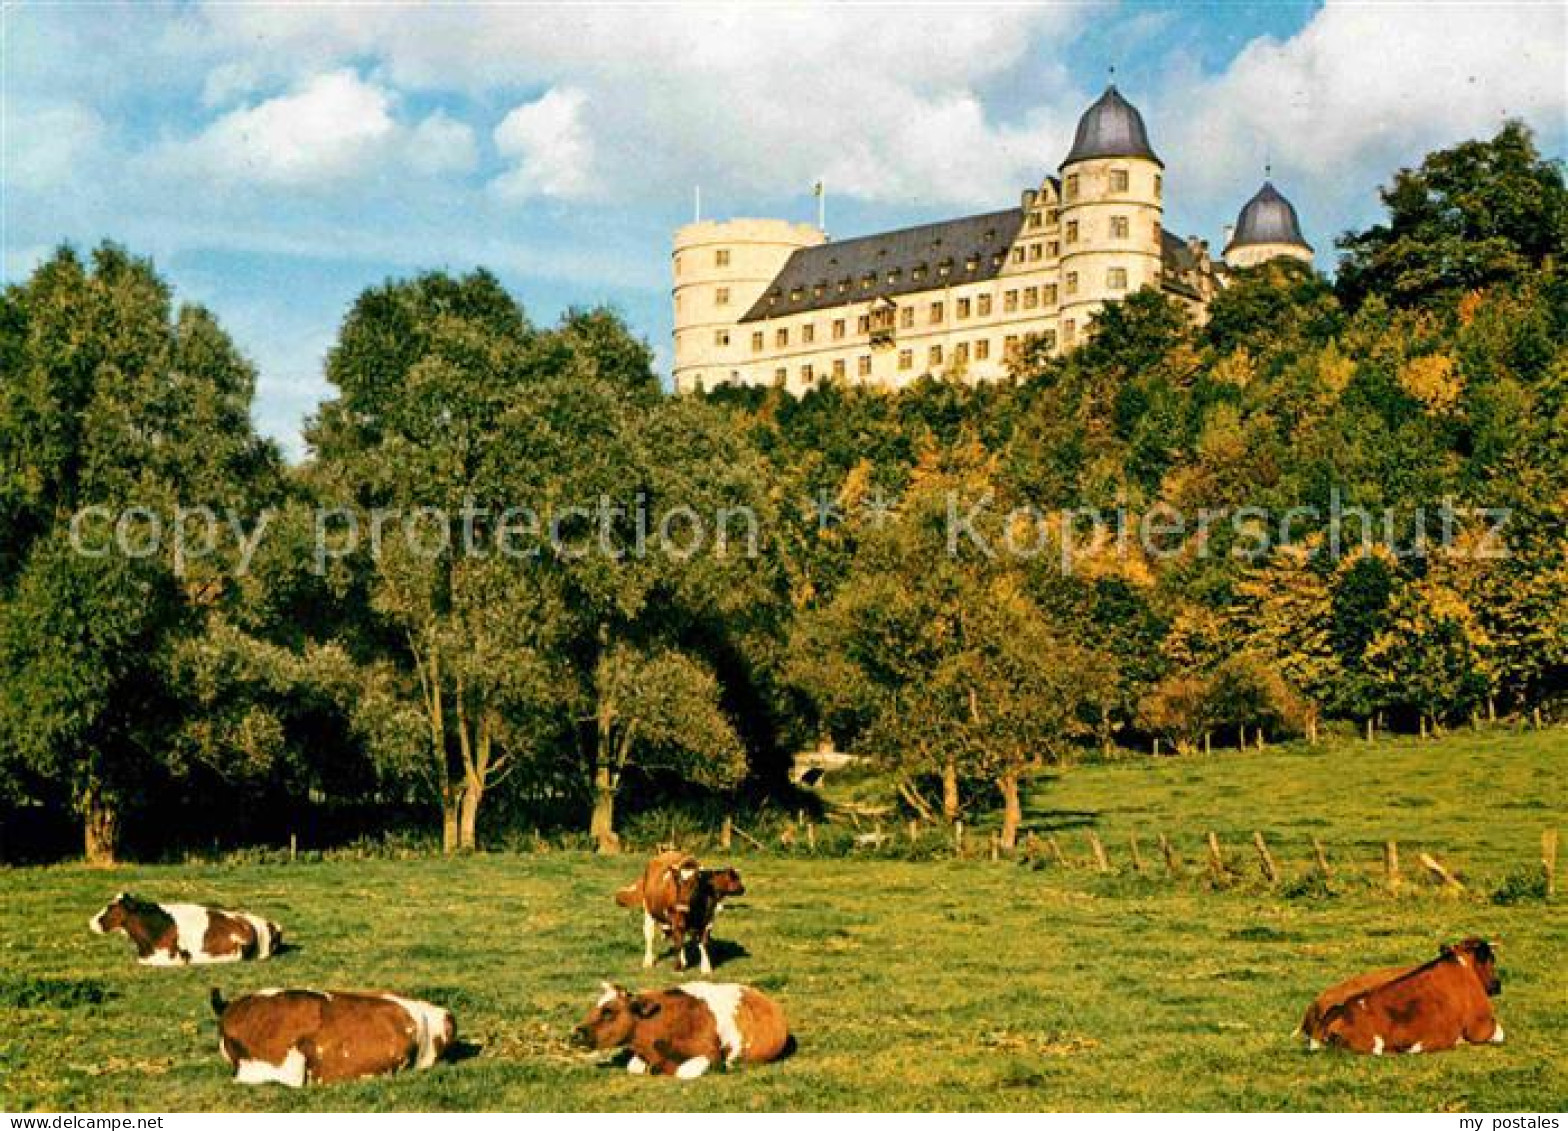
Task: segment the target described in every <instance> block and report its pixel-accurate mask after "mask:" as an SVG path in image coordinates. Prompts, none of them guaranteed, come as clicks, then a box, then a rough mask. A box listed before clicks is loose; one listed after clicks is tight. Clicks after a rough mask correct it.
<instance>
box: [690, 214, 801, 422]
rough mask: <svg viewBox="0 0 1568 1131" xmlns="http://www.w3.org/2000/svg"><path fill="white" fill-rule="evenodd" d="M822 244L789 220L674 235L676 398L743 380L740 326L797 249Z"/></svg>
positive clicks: (707, 224)
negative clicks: (742, 319)
mask: <svg viewBox="0 0 1568 1131" xmlns="http://www.w3.org/2000/svg"><path fill="white" fill-rule="evenodd" d="M826 239H827V237H826V235H824V234H823V232H822V230H821V229H820V228H817V227H816V226H814V225H812V224H793V223H790V222H789V221H787V220H726V221H713V220H700V221H698V222H696V223H694V224H687V225H686V226H685V227H682V228H679V229H677V230H676V232H675V250H674V253H673V256H672V262H671V267H672V270H673V272H674V276H675V288H674V300H675V391H676V392H679V393H685V392H692V391H695V390H697V389H699V388H708V389H711V388H714V387H715V386H717V385H721V384H724V383H725V382H727V381H730V380H731V379H733V378H738V377H740V376H742V375H743V373H744V370H745V368H746V365H747V361H748V359H749V358H750V357H751V345H750V331H749V330H747V328H746V327H745V326H741V325H738V323H739V322H740V320H741V318H742V317H744V316H745V314H746V312H747V311H748V310H750V309H751V307H752V304H753V303H755V302H756V301H757V300H758V299H759V298H761V297H762V293H763V291H765V290H766V289H767V287H768V284H769V283H771V282H772V281H773V280H774V279H775V278H776V277H777V276H778V273H779V271H780V270H781V269H783V267H784V264H785V262H786V261H787V260H788V259H789V257H790V256H791V255H793V254H794V253H795V251H796V250H797V249H799V248H803V247H815V246H816V245H817V244H820V243H822V242H824V241H825V240H826Z"/></svg>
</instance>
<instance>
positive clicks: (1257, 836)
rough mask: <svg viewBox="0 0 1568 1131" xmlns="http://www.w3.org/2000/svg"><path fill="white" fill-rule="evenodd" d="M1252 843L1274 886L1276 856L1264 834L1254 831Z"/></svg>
mask: <svg viewBox="0 0 1568 1131" xmlns="http://www.w3.org/2000/svg"><path fill="white" fill-rule="evenodd" d="M1259 733H1260V734H1261V733H1262V732H1261V731H1259ZM1252 843H1253V845H1254V846H1256V848H1257V850H1258V859H1259V860H1261V861H1262V862H1263V878H1264V879H1266V880H1267V881H1268V882H1269V887H1273V886H1274V885H1275V884H1277V883H1279V869H1278V868H1276V867H1275V866H1274V857H1273V856H1272V855H1271V854H1270V853H1269V846H1268V844H1267V843H1266V842H1265V841H1264V839H1263V834H1262V833H1261V832H1254V833H1253V834H1252Z"/></svg>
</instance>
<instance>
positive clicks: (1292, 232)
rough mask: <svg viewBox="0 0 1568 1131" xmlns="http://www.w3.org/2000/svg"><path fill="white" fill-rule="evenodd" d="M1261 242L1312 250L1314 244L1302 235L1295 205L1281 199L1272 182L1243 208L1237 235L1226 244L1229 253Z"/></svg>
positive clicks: (1237, 220)
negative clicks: (1292, 245)
mask: <svg viewBox="0 0 1568 1131" xmlns="http://www.w3.org/2000/svg"><path fill="white" fill-rule="evenodd" d="M1260 243H1284V244H1295V245H1296V246H1297V247H1304V248H1306V249H1307V250H1308V251H1311V250H1312V245H1311V244H1309V243H1308V242H1307V241H1306V239H1305V237H1303V236H1302V234H1301V221H1300V220H1298V219H1297V218H1296V207H1295V205H1293V204H1291V202H1290V201H1288V200H1286V199H1285V198H1284V197H1283V196H1281V195H1280V194H1279V190H1278V189H1276V188H1275V187H1274V184H1273V182H1271V181H1264V182H1263V187H1262V188H1260V189H1259V190H1258V191H1257V195H1255V196H1254V197H1253V198H1252V199H1251V200H1249V201H1247V203H1246V204H1244V205H1242V206H1241V214H1240V215H1239V216H1237V217H1236V233H1235V235H1233V236H1232V237H1231V240H1230V243H1228V244H1226V245H1225V253H1228V252H1229V251H1230V249H1231V248H1233V247H1245V246H1246V245H1248V244H1260ZM1222 254H1223V253H1222Z"/></svg>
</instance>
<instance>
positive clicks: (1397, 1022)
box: [1302, 938, 1503, 1056]
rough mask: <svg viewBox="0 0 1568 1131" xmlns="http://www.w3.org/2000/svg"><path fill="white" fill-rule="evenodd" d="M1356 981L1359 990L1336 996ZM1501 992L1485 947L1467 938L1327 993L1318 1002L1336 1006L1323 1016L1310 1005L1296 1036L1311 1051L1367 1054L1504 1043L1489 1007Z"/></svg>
mask: <svg viewBox="0 0 1568 1131" xmlns="http://www.w3.org/2000/svg"><path fill="white" fill-rule="evenodd" d="M1367 982H1370V983H1371V984H1370V985H1366V984H1365V983H1367ZM1355 983H1363V985H1362V986H1361V988H1357V989H1354V990H1353V991H1351V992H1348V993H1336V991H1342V990H1345V989H1346V988H1347V987H1350V986H1352V985H1354V984H1355ZM1502 992H1503V987H1502V982H1501V980H1500V979H1499V978H1498V975H1497V955H1496V953H1495V952H1494V951H1493V949H1492V947H1491V945H1490V944H1489V943H1488V942H1487V941H1486V940H1485V939H1479V938H1468V939H1465V940H1464V941H1463V942H1459V943H1455V944H1454V945H1453V946H1445V947H1443V948H1442V950H1441V951H1440V952H1439V953H1438V956H1437V957H1436V958H1434V959H1433V960H1432V961H1430V962H1428V963H1426V964H1425V965H1422V966H1417V967H1414V968H1413V969H1409V970H1405V971H1403V972H1401V971H1398V970H1382V971H1378V972H1377V973H1376V974H1373V975H1363V976H1362V978H1360V979H1352V981H1351V982H1350V983H1342V984H1341V986H1339V987H1335V988H1334V989H1331V990H1329V991H1326V992H1325V994H1324V997H1329V996H1330V995H1332V996H1335V997H1338V998H1339V1000H1338V1001H1337V1002H1336V1003H1334V1004H1331V1005H1328V1006H1327V1007H1326V1008H1324V1009H1322V1010H1321V1012H1317V1006H1318V1003H1314V1006H1313V1008H1311V1009H1309V1010H1308V1011H1307V1016H1306V1017H1305V1018H1304V1019H1303V1020H1302V1030H1303V1031H1304V1032H1305V1033H1306V1036H1307V1040H1308V1042H1309V1047H1311V1048H1318V1047H1319V1046H1320V1045H1329V1046H1331V1047H1334V1048H1344V1049H1349V1050H1350V1051H1352V1052H1360V1053H1371V1054H1372V1055H1373V1056H1381V1055H1382V1054H1383V1053H1406V1052H1410V1053H1414V1052H1436V1051H1438V1050H1440V1049H1451V1048H1454V1047H1456V1046H1458V1045H1463V1044H1487V1043H1490V1044H1502V1042H1503V1027H1502V1026H1501V1025H1499V1024H1498V1023H1497V1018H1496V1016H1494V1014H1493V1013H1492V1002H1491V999H1492V998H1493V997H1495V996H1497V995H1498V994H1500V993H1502ZM1322 1000H1323V999H1322V998H1320V999H1319V1001H1320V1002H1321V1001H1322Z"/></svg>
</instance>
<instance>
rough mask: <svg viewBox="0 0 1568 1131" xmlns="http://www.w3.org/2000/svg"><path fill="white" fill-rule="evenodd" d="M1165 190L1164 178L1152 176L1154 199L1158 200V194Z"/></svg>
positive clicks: (1157, 175) (1156, 175)
mask: <svg viewBox="0 0 1568 1131" xmlns="http://www.w3.org/2000/svg"><path fill="white" fill-rule="evenodd" d="M1164 188H1165V178H1164V177H1162V176H1160V175H1159V174H1158V173H1156V174H1154V199H1155V200H1158V199H1160V193H1161V192H1162V191H1163V190H1164Z"/></svg>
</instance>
